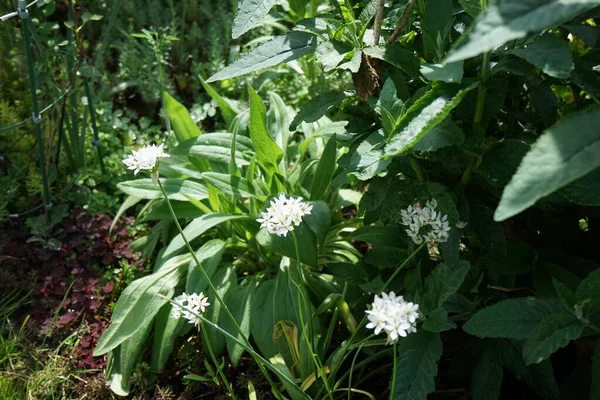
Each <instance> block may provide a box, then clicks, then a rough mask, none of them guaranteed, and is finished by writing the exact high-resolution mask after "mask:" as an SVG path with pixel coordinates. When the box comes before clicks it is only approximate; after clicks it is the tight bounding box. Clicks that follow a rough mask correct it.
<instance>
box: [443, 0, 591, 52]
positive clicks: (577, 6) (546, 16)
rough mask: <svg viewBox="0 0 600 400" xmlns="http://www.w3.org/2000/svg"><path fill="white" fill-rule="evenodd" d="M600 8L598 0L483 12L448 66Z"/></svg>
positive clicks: (545, 1) (552, 0) (536, 2)
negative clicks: (594, 8)
mask: <svg viewBox="0 0 600 400" xmlns="http://www.w3.org/2000/svg"><path fill="white" fill-rule="evenodd" d="M597 4H598V1H597V0H529V1H527V2H523V1H521V0H504V1H498V2H494V3H492V4H490V5H488V7H487V8H486V9H485V10H483V12H482V13H481V14H480V15H479V17H478V18H477V19H476V21H475V24H474V25H473V26H472V27H471V28H470V29H469V31H468V32H467V33H466V34H465V35H464V39H461V40H459V41H458V42H457V44H456V45H455V47H454V50H453V51H452V52H451V53H450V54H449V56H448V57H447V59H446V62H455V61H460V60H465V59H467V58H470V57H475V56H476V55H478V54H481V53H484V52H486V51H490V50H494V49H495V48H497V47H499V46H501V45H503V44H504V43H506V42H508V41H509V40H514V39H519V38H522V37H525V36H527V35H528V34H529V33H531V32H540V31H544V30H546V29H548V28H553V27H555V26H558V25H560V24H561V23H563V22H566V21H569V20H570V19H571V18H573V17H575V16H576V15H578V14H580V13H582V12H584V11H587V10H589V9H591V8H593V7H594V6H596V5H597Z"/></svg>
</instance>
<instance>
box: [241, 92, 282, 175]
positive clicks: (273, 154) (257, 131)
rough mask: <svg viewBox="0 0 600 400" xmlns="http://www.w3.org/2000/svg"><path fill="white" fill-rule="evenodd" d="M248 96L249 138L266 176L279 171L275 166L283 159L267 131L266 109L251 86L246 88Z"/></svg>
mask: <svg viewBox="0 0 600 400" xmlns="http://www.w3.org/2000/svg"><path fill="white" fill-rule="evenodd" d="M248 94H249V96H250V101H249V102H250V125H249V129H250V138H251V139H252V144H253V146H254V150H255V152H256V157H257V161H258V163H259V165H260V166H261V167H263V168H264V169H265V170H266V171H267V174H273V173H275V172H277V171H279V169H278V167H277V165H278V164H279V160H281V158H282V157H283V151H282V150H281V149H280V148H279V146H277V143H275V141H274V140H273V138H271V136H270V135H269V132H268V130H267V109H266V107H265V104H264V103H263V101H262V100H261V98H260V97H259V96H258V95H257V94H256V92H255V91H254V89H253V88H252V86H248Z"/></svg>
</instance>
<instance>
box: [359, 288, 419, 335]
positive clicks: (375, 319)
mask: <svg viewBox="0 0 600 400" xmlns="http://www.w3.org/2000/svg"><path fill="white" fill-rule="evenodd" d="M365 312H366V313H367V318H368V320H369V323H368V324H367V328H368V329H373V330H374V332H375V334H376V335H379V334H380V333H381V332H385V333H387V335H388V337H387V340H388V344H393V343H396V342H397V341H398V339H399V338H400V337H406V336H408V334H409V333H414V332H416V331H417V319H419V318H420V317H421V314H420V313H419V305H418V304H414V303H411V302H407V301H405V300H404V298H403V297H402V296H396V294H395V293H394V292H390V293H389V294H386V293H381V297H379V296H377V295H375V300H374V301H373V303H372V304H371V309H370V310H367V311H365Z"/></svg>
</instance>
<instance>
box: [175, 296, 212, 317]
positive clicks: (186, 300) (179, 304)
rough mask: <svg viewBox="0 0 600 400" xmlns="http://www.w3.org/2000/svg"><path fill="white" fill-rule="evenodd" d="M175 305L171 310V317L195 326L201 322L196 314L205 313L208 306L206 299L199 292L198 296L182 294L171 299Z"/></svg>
mask: <svg viewBox="0 0 600 400" xmlns="http://www.w3.org/2000/svg"><path fill="white" fill-rule="evenodd" d="M173 301H174V302H175V304H173V310H172V311H171V315H172V316H173V318H176V319H178V318H181V317H183V318H185V319H187V320H188V321H189V322H190V324H194V325H197V324H199V323H200V322H201V320H200V318H198V316H197V315H196V314H202V313H204V312H205V311H206V307H208V306H209V305H210V303H209V302H208V297H206V296H204V293H202V292H200V294H196V293H192V294H187V293H182V294H181V295H180V296H177V297H176V298H174V299H173Z"/></svg>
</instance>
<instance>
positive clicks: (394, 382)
mask: <svg viewBox="0 0 600 400" xmlns="http://www.w3.org/2000/svg"><path fill="white" fill-rule="evenodd" d="M396 346H397V345H396V343H394V370H393V372H392V387H391V388H390V400H394V392H395V390H396V367H397V364H398V361H397V358H398V352H397V351H398V349H397V348H396Z"/></svg>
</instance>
